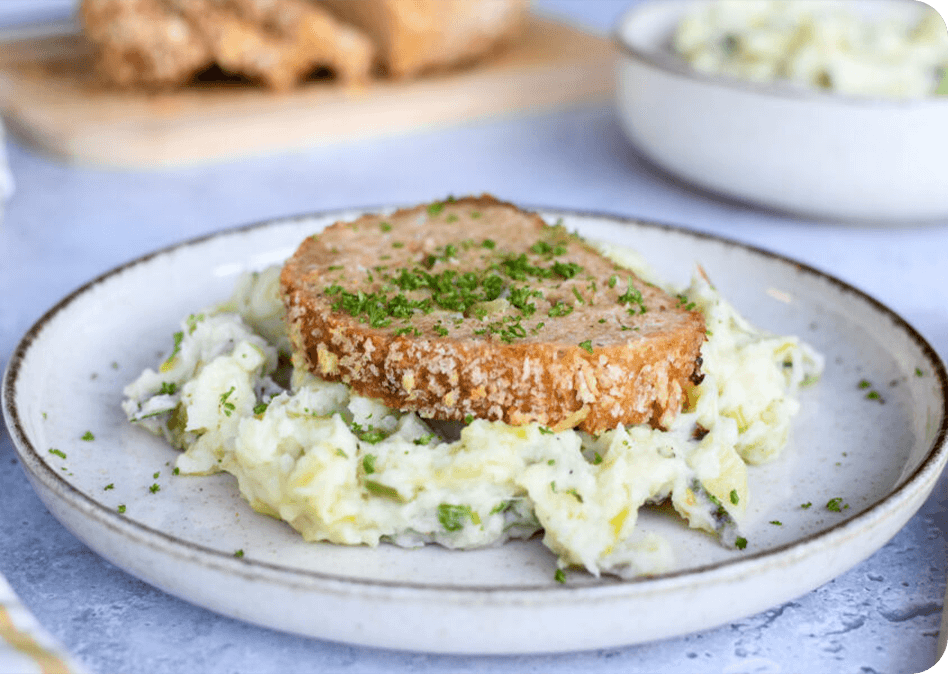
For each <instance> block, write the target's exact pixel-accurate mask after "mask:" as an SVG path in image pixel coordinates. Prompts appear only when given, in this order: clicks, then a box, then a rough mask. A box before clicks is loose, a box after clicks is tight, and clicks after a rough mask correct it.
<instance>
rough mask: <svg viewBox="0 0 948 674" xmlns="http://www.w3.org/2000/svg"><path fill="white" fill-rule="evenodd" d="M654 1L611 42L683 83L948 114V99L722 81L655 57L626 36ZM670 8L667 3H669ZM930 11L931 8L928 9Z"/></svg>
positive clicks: (697, 0)
mask: <svg viewBox="0 0 948 674" xmlns="http://www.w3.org/2000/svg"><path fill="white" fill-rule="evenodd" d="M656 1H660V2H662V3H664V2H666V1H667V0H651V1H649V2H643V3H640V4H636V5H634V6H632V7H630V8H629V9H628V10H626V11H625V13H624V14H622V16H621V17H620V18H619V20H618V21H617V22H616V24H615V27H614V28H613V30H612V42H613V44H614V45H615V46H616V48H617V49H618V50H619V52H620V53H621V54H622V55H623V56H626V57H629V58H632V59H634V60H636V61H638V62H639V63H641V64H643V65H646V66H648V67H651V68H657V69H659V70H662V71H664V72H666V73H669V74H671V75H675V76H677V77H681V78H684V79H689V80H693V81H696V82H703V83H705V84H711V85H714V86H720V87H726V88H730V89H739V90H741V91H743V92H747V93H751V94H756V95H758V96H763V97H768V98H785V99H793V100H798V101H807V102H823V103H826V104H827V105H841V106H849V107H856V108H864V109H865V108H880V109H909V108H921V107H929V106H931V107H943V108H945V109H946V112H948V96H941V97H939V96H930V97H927V98H918V99H890V98H877V97H868V96H853V95H850V94H843V93H825V92H821V91H815V90H810V89H804V88H795V87H790V86H777V85H769V84H759V83H754V82H748V81H745V80H740V79H737V78H736V77H725V76H723V75H713V74H710V73H703V72H700V71H698V70H695V69H693V68H690V67H688V65H687V64H686V63H685V62H683V61H680V60H677V59H676V58H675V56H674V54H672V53H670V52H669V53H668V54H665V53H656V52H655V51H654V50H652V49H645V48H642V47H640V46H638V45H636V44H633V43H632V42H631V41H630V40H629V39H628V38H627V36H626V35H625V32H626V30H627V26H628V24H630V23H632V22H633V21H635V20H636V19H637V18H638V15H639V14H641V13H643V12H647V11H649V10H650V9H651V8H652V6H654V5H655V4H656ZM712 1H713V0H679V2H678V3H677V4H680V5H682V6H684V5H685V4H690V5H695V6H697V5H699V4H702V3H707V2H712ZM668 4H669V5H670V4H671V3H670V2H669V3H668ZM929 7H931V6H930V5H929Z"/></svg>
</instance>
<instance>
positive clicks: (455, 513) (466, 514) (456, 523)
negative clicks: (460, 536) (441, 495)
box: [438, 503, 481, 531]
mask: <svg viewBox="0 0 948 674" xmlns="http://www.w3.org/2000/svg"><path fill="white" fill-rule="evenodd" d="M465 519H469V520H471V522H473V523H474V524H480V521H481V518H480V517H478V515H477V513H476V512H474V511H473V510H471V506H469V505H452V504H450V503H442V504H441V505H439V506H438V521H439V522H441V526H443V527H444V529H445V531H460V530H461V529H463V528H464V520H465Z"/></svg>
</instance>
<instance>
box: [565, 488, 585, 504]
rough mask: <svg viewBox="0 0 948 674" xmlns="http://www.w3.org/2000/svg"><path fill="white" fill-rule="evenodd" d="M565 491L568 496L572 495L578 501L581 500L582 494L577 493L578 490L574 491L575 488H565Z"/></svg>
mask: <svg viewBox="0 0 948 674" xmlns="http://www.w3.org/2000/svg"><path fill="white" fill-rule="evenodd" d="M566 493H567V494H569V495H570V496H573V497H574V498H575V499H576V500H577V501H579V502H580V503H582V502H583V496H582V494H580V493H579V492H578V491H576V490H575V489H567V490H566Z"/></svg>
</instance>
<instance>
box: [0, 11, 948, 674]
mask: <svg viewBox="0 0 948 674" xmlns="http://www.w3.org/2000/svg"><path fill="white" fill-rule="evenodd" d="M12 4H13V5H15V6H16V7H17V8H18V9H19V10H22V9H23V6H24V5H25V3H20V2H16V3H12ZM53 4H54V5H57V6H59V7H61V6H62V5H63V3H62V2H60V3H53ZM544 6H545V7H546V8H547V9H554V10H557V11H562V12H566V13H571V14H572V15H574V16H576V17H578V18H579V19H580V20H581V21H583V22H585V23H586V24H587V25H591V26H598V27H600V28H602V27H606V26H608V25H609V24H610V23H611V21H612V20H613V18H614V17H615V16H616V15H617V14H618V13H619V12H620V11H621V9H622V6H623V3H617V2H598V3H593V2H582V1H581V2H569V1H568V0H566V1H559V2H549V3H544ZM47 9H48V8H47ZM0 19H2V16H0ZM9 149H10V163H11V166H12V169H13V172H14V175H15V177H16V180H17V188H18V191H17V192H16V195H15V197H14V199H13V201H12V202H11V203H10V204H9V208H8V211H7V214H6V219H5V221H4V222H3V223H2V225H0V297H2V298H3V299H2V301H0V365H5V362H6V360H7V359H8V358H9V355H10V353H11V352H12V350H13V348H14V346H15V345H16V342H17V340H18V339H19V338H20V336H21V335H22V334H23V333H24V332H25V331H26V330H27V329H28V328H29V326H30V325H31V324H32V323H33V321H35V320H36V319H37V318H38V317H39V316H40V315H41V314H42V313H43V312H44V311H45V310H46V309H47V308H49V307H50V306H51V305H52V304H53V303H55V302H56V301H58V300H59V299H60V298H61V297H63V296H64V295H65V294H67V293H68V292H70V291H71V290H73V289H74V288H76V287H77V286H79V285H81V284H82V283H84V282H85V281H87V280H89V279H90V278H92V277H94V276H96V275H98V274H100V273H102V272H104V271H106V270H108V269H110V268H112V267H113V266H115V265H118V264H120V263H123V262H125V261H127V260H130V259H132V258H135V257H137V256H139V255H142V254H144V253H147V252H149V251H151V250H153V249H155V248H158V247H161V246H165V245H169V244H172V243H174V242H177V241H179V240H181V239H184V238H190V237H194V236H197V235H200V234H204V233H208V232H214V231H217V230H220V229H222V228H226V227H230V226H233V225H238V224H241V223H246V222H250V221H255V220H260V219H265V218H270V217H273V216H279V215H285V214H293V213H302V212H307V211H317V210H325V209H331V208H337V207H350V206H359V205H369V204H382V203H411V202H422V201H426V200H431V199H434V198H438V197H443V196H444V195H445V194H448V193H454V194H465V193H477V192H481V191H487V192H492V193H494V194H496V195H498V196H500V197H502V198H505V199H509V200H513V201H517V202H520V203H527V204H539V205H549V206H554V207H564V208H576V209H596V210H605V211H611V212H615V213H618V214H622V215H627V216H636V217H641V218H643V219H654V220H660V221H664V222H670V223H677V224H681V225H684V226H687V227H691V228H694V229H697V230H702V231H706V232H713V233H715V234H720V235H723V236H727V237H731V238H734V239H739V240H741V241H745V242H749V243H752V244H755V245H758V246H762V247H764V248H768V249H771V250H774V251H777V252H780V253H783V254H786V255H788V256H791V257H794V258H797V259H799V260H801V261H804V262H806V263H808V264H811V265H813V266H815V267H818V268H820V269H823V270H826V271H828V272H830V273H832V274H834V275H837V276H839V277H840V278H842V279H844V280H845V281H847V282H849V283H851V284H853V285H854V286H856V287H858V288H860V289H862V290H864V291H866V292H867V293H869V294H871V295H873V296H874V297H876V298H877V299H879V300H880V301H882V302H883V303H885V304H887V305H889V306H890V307H892V308H893V309H894V310H896V311H897V312H898V313H900V314H901V315H902V316H903V317H904V318H906V319H907V320H908V321H909V322H910V323H911V324H913V325H914V326H915V327H916V328H917V329H918V330H919V331H920V332H921V333H922V334H923V335H924V336H925V337H926V338H927V339H928V340H929V341H930V342H931V344H932V345H933V346H934V347H935V349H936V351H938V352H939V353H940V354H941V356H942V358H945V356H946V355H948V284H946V283H945V282H944V278H945V271H946V266H948V264H946V263H948V223H941V225H930V226H926V227H918V228H904V229H885V228H875V229H874V228H856V227H848V226H841V225H833V224H826V223H819V222H811V221H801V220H796V219H792V218H790V217H785V216H782V215H779V214H775V213H770V212H765V211H761V210H757V209H753V208H750V207H747V206H744V205H741V204H737V203H734V202H728V201H725V200H722V199H718V198H715V197H713V196H711V195H708V194H704V193H700V192H697V191H694V190H692V189H690V188H688V187H686V186H683V185H681V184H679V183H677V182H675V181H673V180H671V179H669V178H667V177H666V176H664V175H662V174H660V173H658V172H657V171H655V170H654V169H652V168H650V167H649V166H648V165H647V164H646V163H645V162H644V161H643V160H642V159H641V158H640V157H639V156H638V155H637V154H636V153H635V151H634V150H633V149H631V148H630V147H629V145H628V143H627V142H626V140H625V138H624V137H623V135H622V132H621V130H620V128H619V125H618V122H617V120H616V116H615V114H614V112H613V111H612V109H611V108H610V107H609V106H593V107H584V108H576V109H572V110H568V111H560V112H556V113H551V114H544V115H540V116H531V117H525V118H518V119H506V120H500V121H495V122H491V123H479V124H474V125H469V126H464V127H460V128H455V129H451V130H447V131H438V132H432V133H422V134H417V135H413V136H410V137H402V138H395V139H387V140H381V141H372V142H362V143H351V144H347V145H343V146H336V147H329V148H324V149H320V150H314V151H306V152H300V153H298V154H292V155H284V156H279V157H272V158H265V159H253V160H247V161H240V162H233V163H228V164H223V165H216V166H210V167H202V168H189V169H181V170H174V171H163V172H159V173H119V172H107V171H97V170H87V169H77V168H71V167H68V166H63V165H61V164H57V163H55V162H53V161H50V160H48V159H47V158H45V157H42V156H38V155H36V154H34V153H33V152H31V151H30V150H27V149H25V148H23V147H22V146H20V145H17V144H15V143H13V144H11V146H10V148H9ZM946 484H948V483H946V481H945V479H944V478H943V479H942V481H941V482H940V483H939V485H938V486H937V487H936V491H935V493H934V494H933V496H932V497H931V498H930V499H929V501H928V502H927V503H926V504H925V506H924V507H923V508H922V510H921V511H920V512H919V513H918V515H917V516H915V517H914V518H913V519H912V520H911V521H910V523H909V524H908V525H907V526H906V527H905V528H904V529H903V530H902V531H901V532H900V533H899V534H898V535H897V536H896V537H895V538H894V539H893V540H892V541H891V542H890V543H888V544H887V545H886V546H885V547H884V548H882V549H881V550H880V551H879V552H878V553H876V554H875V555H873V556H872V557H871V558H870V559H868V560H867V561H865V562H864V563H862V564H860V565H858V566H857V567H856V568H854V569H852V570H851V571H850V572H848V573H846V574H844V575H843V576H841V577H839V578H838V579H836V580H834V581H832V582H830V583H828V584H826V585H824V586H823V587H821V588H819V589H817V590H816V591H814V592H812V593H810V594H808V595H806V596H804V597H800V598H799V599H797V600H795V601H792V602H789V603H787V604H784V605H782V606H778V607H775V608H773V609H772V610H770V611H767V612H765V613H762V614H760V615H756V616H752V617H750V618H747V619H745V620H741V621H738V622H735V623H733V624H730V625H725V626H723V627H721V628H718V629H714V630H709V631H706V632H702V633H698V634H692V635H690V636H686V637H683V638H679V639H671V640H667V641H663V642H658V643H651V644H647V645H643V646H636V647H630V648H616V649H610V650H605V651H597V652H587V653H576V654H567V655H556V656H541V657H509V658H504V657H489V658H478V657H449V656H434V655H426V654H421V653H397V652H389V651H382V650H373V649H368V648H358V647H352V646H347V645H342V644H336V643H328V642H321V641H314V640H308V639H303V638H299V637H295V636H289V635H286V634H281V633H278V632H274V631H270V630H267V629H262V628H259V627H254V626H252V625H248V624H245V623H241V622H238V621H235V620H231V619H227V618H222V617H220V616H217V615H215V614H213V613H210V612H208V611H205V610H203V609H200V608H196V607H194V606H191V605H190V604H188V603H186V602H183V601H180V600H178V599H175V598H173V597H170V596H168V595H165V594H163V593H162V592H160V591H158V590H156V589H153V588H152V587H150V586H148V585H146V584H144V583H142V582H140V581H138V580H136V579H135V578H133V577H131V576H129V575H127V574H125V573H124V572H122V571H120V570H119V569H117V568H115V567H114V566H112V565H111V564H109V563H108V562H105V561H104V560H102V559H101V558H99V557H98V556H97V555H95V554H94V553H92V552H91V551H89V550H88V549H87V548H86V547H85V546H84V545H83V544H82V543H80V542H79V541H77V540H76V539H75V538H74V537H73V536H72V535H71V534H69V533H68V532H67V531H66V530H65V529H63V528H62V527H61V526H60V525H59V524H58V522H56V521H55V520H54V519H53V518H52V516H51V515H50V514H49V513H48V512H47V511H46V510H45V508H44V507H43V505H42V504H41V503H40V501H39V500H38V498H37V497H36V496H35V495H34V493H33V491H32V490H31V488H30V487H29V485H28V484H27V481H26V479H25V477H24V475H23V472H22V470H21V469H20V468H19V466H18V465H17V459H16V458H15V455H14V452H13V448H12V445H11V442H10V439H9V436H8V435H7V434H6V432H5V430H4V429H2V428H0V513H2V516H0V573H2V574H3V575H4V576H6V578H7V579H8V580H9V581H10V583H11V585H12V586H13V588H14V589H15V590H16V591H17V593H18V594H19V595H20V596H21V598H22V599H23V601H24V603H25V604H26V605H27V606H28V607H29V608H30V609H31V610H32V611H33V612H34V613H35V614H36V616H37V617H38V618H39V620H40V621H41V622H42V624H43V625H44V626H45V627H46V628H47V629H48V630H49V631H50V632H51V633H52V634H53V635H54V636H56V637H57V638H59V639H60V640H61V641H62V642H63V643H64V644H65V645H66V646H67V648H68V649H69V650H70V651H71V652H72V653H73V654H74V655H75V656H76V658H77V659H78V660H79V661H81V662H83V663H84V664H86V665H87V666H88V667H89V668H90V669H91V670H93V671H95V672H102V673H105V672H129V673H132V672H143V673H146V672H147V673H150V674H163V673H177V672H192V671H193V672H213V673H221V674H223V673H225V672H227V673H230V672H267V673H269V672H273V673H274V674H276V673H277V672H279V673H281V674H282V673H285V672H296V671H326V672H414V671H438V672H449V671H450V672H458V671H463V672H488V671H490V672H508V671H509V672H572V671H590V672H659V671H660V672H728V673H731V674H739V673H743V672H761V673H763V672H797V671H800V672H803V671H806V672H853V673H870V672H880V673H881V672H919V671H924V670H926V669H927V668H929V667H930V666H931V665H932V664H933V663H934V660H935V648H936V641H937V635H938V628H939V622H940V614H941V605H942V598H943V596H944V590H945V573H946V568H945V567H946V565H945V545H944V540H945V531H946V528H948V515H946V506H948V497H946Z"/></svg>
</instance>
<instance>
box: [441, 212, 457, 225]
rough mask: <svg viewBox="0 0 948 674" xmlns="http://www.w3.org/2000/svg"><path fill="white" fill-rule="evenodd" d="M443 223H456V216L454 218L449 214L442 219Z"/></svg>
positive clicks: (453, 215) (452, 214)
mask: <svg viewBox="0 0 948 674" xmlns="http://www.w3.org/2000/svg"><path fill="white" fill-rule="evenodd" d="M444 221H445V222H449V223H450V222H457V221H458V216H456V215H455V214H454V213H451V214H450V215H449V216H448V217H446V218H445V219H444Z"/></svg>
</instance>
